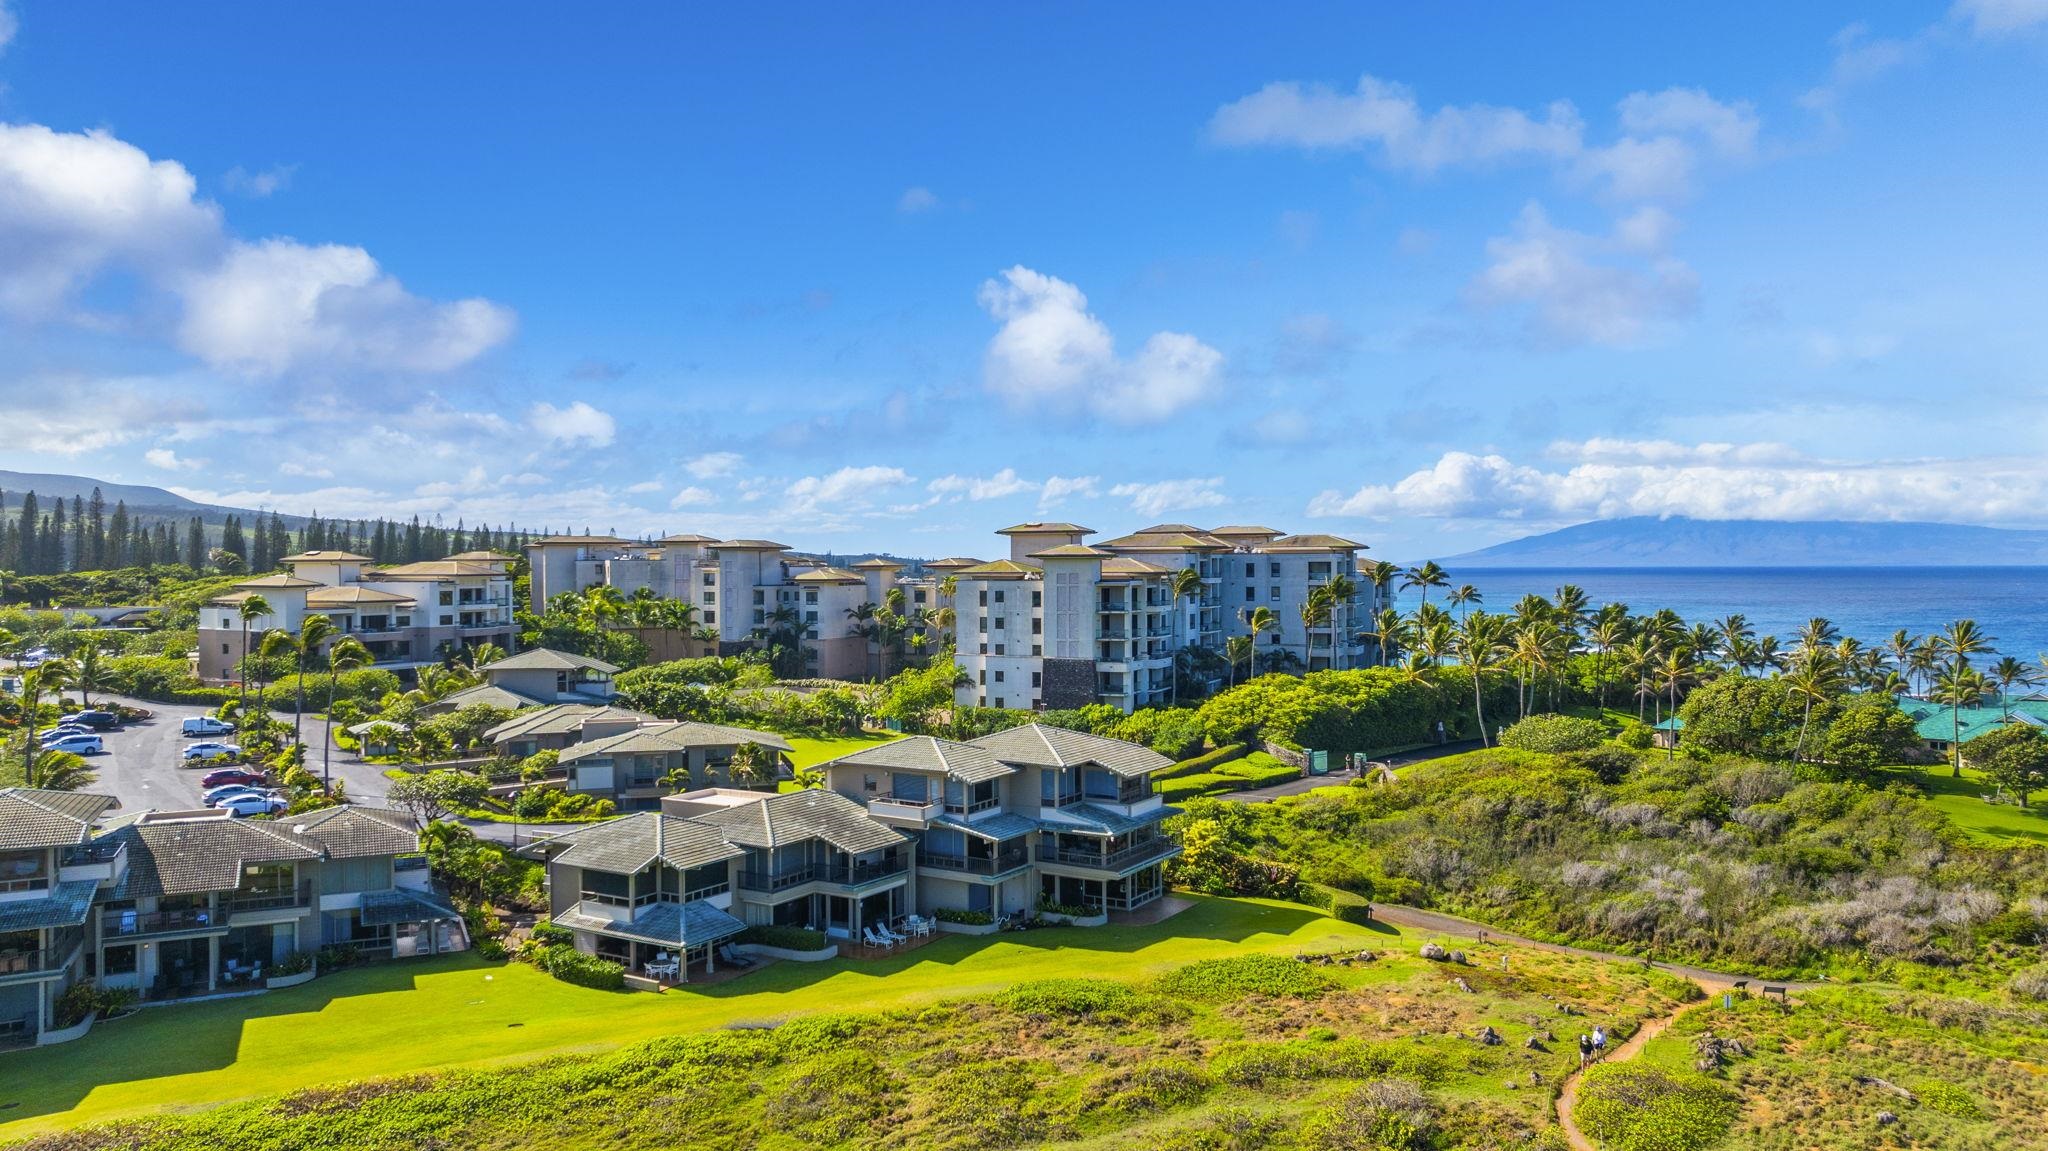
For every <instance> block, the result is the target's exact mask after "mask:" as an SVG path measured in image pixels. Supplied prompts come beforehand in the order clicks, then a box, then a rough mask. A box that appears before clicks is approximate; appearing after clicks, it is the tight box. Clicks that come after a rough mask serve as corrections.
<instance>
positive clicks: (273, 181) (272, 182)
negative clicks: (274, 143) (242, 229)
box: [220, 164, 299, 200]
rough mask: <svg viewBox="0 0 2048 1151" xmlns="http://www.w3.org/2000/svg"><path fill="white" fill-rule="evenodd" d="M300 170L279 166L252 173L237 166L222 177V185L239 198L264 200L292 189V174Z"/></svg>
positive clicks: (288, 165)
mask: <svg viewBox="0 0 2048 1151" xmlns="http://www.w3.org/2000/svg"><path fill="white" fill-rule="evenodd" d="M298 170H299V166H298V165H297V164H279V165H277V166H276V167H272V168H264V169H261V170H259V171H255V172H252V171H250V170H249V169H247V168H244V167H242V166H241V165H240V164H237V165H235V166H234V167H232V168H229V169H228V170H227V172H226V173H224V174H223V175H222V176H221V178H220V185H221V187H223V188H226V189H227V190H228V191H230V192H233V193H234V194H236V195H237V196H247V197H249V198H250V199H252V200H262V199H267V198H269V197H270V196H273V195H275V194H277V193H278V192H282V191H284V190H285V189H286V188H288V187H290V186H291V182H292V173H294V172H296V171H298Z"/></svg>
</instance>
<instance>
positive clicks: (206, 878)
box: [100, 811, 327, 899]
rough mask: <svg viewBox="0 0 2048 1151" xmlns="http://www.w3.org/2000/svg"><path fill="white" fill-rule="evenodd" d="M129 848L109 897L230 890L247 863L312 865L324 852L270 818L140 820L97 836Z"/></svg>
mask: <svg viewBox="0 0 2048 1151" xmlns="http://www.w3.org/2000/svg"><path fill="white" fill-rule="evenodd" d="M100 838H101V839H103V840H123V841H125V842H126V843H127V844H128V874H127V876H126V877H125V878H123V879H122V880H121V882H120V883H119V884H117V885H116V886H115V887H114V888H113V890H112V891H111V892H110V893H109V898H113V899H133V898H136V897H138V896H148V895H192V894H197V893H200V892H205V891H231V890H233V889H234V888H235V887H237V886H239V885H240V884H241V882H242V868H243V866H244V865H246V864H251V863H291V862H312V861H316V860H319V859H321V858H323V857H324V856H325V855H326V854H327V852H326V849H325V848H324V847H323V846H322V845H321V844H320V843H318V842H316V841H315V840H313V839H311V838H308V837H305V836H301V835H295V834H293V833H292V832H291V831H290V830H289V829H288V828H287V827H286V825H284V824H281V823H275V822H271V821H268V820H252V819H230V818H227V817H226V815H225V813H222V814H220V815H216V814H215V813H213V812H210V811H209V812H207V813H205V814H204V815H200V814H198V813H193V814H192V815H191V816H190V817H188V818H168V819H165V818H157V819H149V818H143V819H138V820H136V821H134V822H132V823H129V824H127V825H125V826H123V827H120V828H117V829H116V830H114V831H110V832H108V833H107V834H105V835H103V836H101V837H100Z"/></svg>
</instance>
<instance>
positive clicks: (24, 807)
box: [0, 788, 467, 1040]
mask: <svg viewBox="0 0 2048 1151" xmlns="http://www.w3.org/2000/svg"><path fill="white" fill-rule="evenodd" d="M114 807H115V801H114V800H113V799H112V798H110V797H107V796H101V795H88V794H82V793H78V792H58V791H36V790H30V789H25V788H7V789H0V1037H11V1038H14V1039H16V1040H24V1039H33V1038H38V1037H43V1036H45V1035H46V1034H47V1033H48V1032H50V1031H51V1029H52V1028H53V1027H54V1026H55V1016H54V1014H53V1012H54V1007H55V1004H56V1002H57V999H58V997H59V996H61V995H62V994H63V992H64V990H65V989H66V988H68V987H69V986H71V985H72V984H73V983H75V982H78V981H80V980H88V979H90V980H94V981H96V982H97V983H99V984H100V985H101V986H103V987H109V988H128V989H131V990H134V991H135V992H136V993H137V994H138V995H139V996H140V997H141V998H142V999H144V1000H154V999H174V998H181V997H185V996H192V995H201V994H207V993H211V992H215V991H219V990H222V989H252V988H258V987H262V986H264V985H265V984H266V983H267V982H268V980H269V979H270V978H271V977H272V976H273V975H274V973H275V968H276V966H277V965H278V964H280V963H283V962H284V961H285V960H287V959H288V958H290V957H291V956H292V955H293V954H295V953H298V952H305V951H313V950H316V949H318V948H320V947H325V946H345V947H352V948H356V949H358V950H360V951H362V952H365V953H368V954H371V955H378V956H385V957H399V958H403V957H407V956H413V955H430V954H435V953H438V952H443V951H450V950H459V949H461V948H463V947H464V946H466V945H467V944H466V939H465V937H464V935H463V930H462V927H461V919H460V917H459V916H458V915H456V913H455V912H454V911H452V910H450V909H449V908H448V907H447V906H445V905H444V904H442V903H441V902H440V901H439V900H438V899H436V898H435V896H434V895H433V893H432V891H431V887H430V883H429V880H428V873H427V871H426V869H425V867H424V866H423V863H424V861H423V860H421V859H420V857H419V856H418V854H417V853H418V851H419V836H418V833H417V831H416V830H415V829H414V827H413V825H412V823H411V821H410V820H409V819H407V818H406V817H405V816H404V815H403V814H401V813H399V812H395V811H387V810H383V809H380V808H370V807H355V806H347V805H344V806H339V807H331V808H326V809H324V810H321V811H314V812H307V813H305V814H302V815H295V816H291V817H288V818H285V819H279V820H275V821H271V820H242V819H235V818H233V817H231V816H230V814H229V813H228V812H226V811H222V810H218V809H208V810H201V811H145V812H141V813H138V814H135V815H133V816H129V817H126V818H116V819H111V820H109V819H107V818H106V817H107V813H108V812H109V811H110V810H111V809H113V808H114ZM266 973H271V974H266Z"/></svg>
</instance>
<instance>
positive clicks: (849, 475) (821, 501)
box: [783, 464, 917, 507]
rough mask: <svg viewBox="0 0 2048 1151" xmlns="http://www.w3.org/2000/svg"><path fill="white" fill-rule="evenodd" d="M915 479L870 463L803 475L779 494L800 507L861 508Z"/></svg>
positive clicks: (907, 474)
mask: <svg viewBox="0 0 2048 1151" xmlns="http://www.w3.org/2000/svg"><path fill="white" fill-rule="evenodd" d="M916 482H917V480H916V478H915V477H913V476H912V475H911V474H910V473H909V472H906V471H904V470H903V469H902V468H890V467H883V466H881V465H879V464H872V465H869V466H867V467H859V468H851V467H849V468H840V469H839V470H838V471H836V472H833V473H831V474H829V475H824V476H805V477H803V478H802V479H800V480H797V481H795V482H794V483H791V484H790V485H789V486H788V487H786V488H784V489H783V494H784V495H786V496H788V497H789V498H790V499H791V500H794V501H795V502H796V503H797V504H798V505H799V506H801V507H834V506H840V505H853V506H863V505H866V504H868V503H871V502H872V499H871V497H874V496H876V495H878V494H879V493H880V491H881V489H885V488H896V487H902V486H904V485H905V484H913V483H916Z"/></svg>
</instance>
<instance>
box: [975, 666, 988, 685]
mask: <svg viewBox="0 0 2048 1151" xmlns="http://www.w3.org/2000/svg"><path fill="white" fill-rule="evenodd" d="M974 678H975V682H976V683H984V684H985V683H987V682H988V669H987V668H982V669H981V670H980V671H978V672H976V673H975V675H974Z"/></svg>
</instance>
